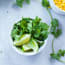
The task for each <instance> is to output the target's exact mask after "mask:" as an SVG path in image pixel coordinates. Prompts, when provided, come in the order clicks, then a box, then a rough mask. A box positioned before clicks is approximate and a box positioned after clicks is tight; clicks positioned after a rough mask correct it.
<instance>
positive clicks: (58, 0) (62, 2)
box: [54, 0, 65, 11]
mask: <svg viewBox="0 0 65 65" xmlns="http://www.w3.org/2000/svg"><path fill="white" fill-rule="evenodd" d="M54 3H55V5H56V6H57V7H58V8H60V9H61V10H64V11H65V0H54Z"/></svg>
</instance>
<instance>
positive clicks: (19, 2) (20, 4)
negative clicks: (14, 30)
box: [16, 0, 30, 7]
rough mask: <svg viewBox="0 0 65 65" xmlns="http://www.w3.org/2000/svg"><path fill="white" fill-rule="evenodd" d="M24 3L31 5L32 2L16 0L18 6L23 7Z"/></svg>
mask: <svg viewBox="0 0 65 65" xmlns="http://www.w3.org/2000/svg"><path fill="white" fill-rule="evenodd" d="M24 1H25V2H26V3H27V4H29V3H30V0H16V4H17V5H18V6H19V7H22V6H23V3H24Z"/></svg>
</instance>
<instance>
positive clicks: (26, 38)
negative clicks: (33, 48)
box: [14, 34, 31, 46]
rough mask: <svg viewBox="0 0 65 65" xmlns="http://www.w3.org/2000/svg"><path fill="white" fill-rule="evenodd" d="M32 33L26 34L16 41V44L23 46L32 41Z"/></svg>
mask: <svg viewBox="0 0 65 65" xmlns="http://www.w3.org/2000/svg"><path fill="white" fill-rule="evenodd" d="M30 37H31V35H30V34H25V35H23V36H22V37H21V39H20V40H19V41H14V45H15V46H21V45H23V44H26V43H28V42H29V41H30Z"/></svg>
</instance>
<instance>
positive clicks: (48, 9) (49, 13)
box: [46, 8, 53, 20]
mask: <svg viewBox="0 0 65 65" xmlns="http://www.w3.org/2000/svg"><path fill="white" fill-rule="evenodd" d="M46 9H47V11H48V13H49V15H50V18H51V20H52V19H53V17H52V15H51V13H50V11H49V8H46Z"/></svg>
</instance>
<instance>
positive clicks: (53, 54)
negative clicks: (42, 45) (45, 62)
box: [50, 49, 65, 63]
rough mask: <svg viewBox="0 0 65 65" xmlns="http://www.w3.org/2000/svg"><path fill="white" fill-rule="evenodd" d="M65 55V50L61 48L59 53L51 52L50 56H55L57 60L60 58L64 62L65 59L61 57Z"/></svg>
mask: <svg viewBox="0 0 65 65" xmlns="http://www.w3.org/2000/svg"><path fill="white" fill-rule="evenodd" d="M64 55H65V50H61V49H60V50H59V51H58V52H57V53H51V54H50V56H51V57H52V58H53V59H56V60H58V61H60V62H63V63H65V61H63V60H61V59H60V58H61V57H62V56H64Z"/></svg>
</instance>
